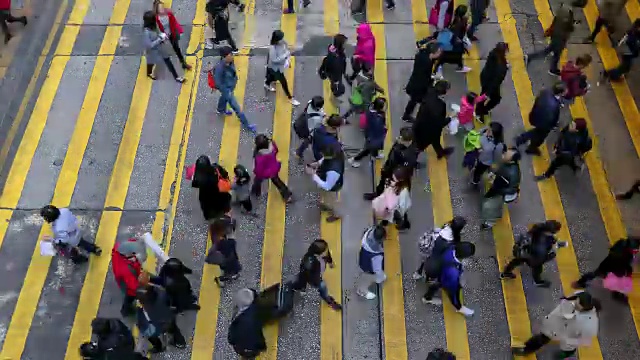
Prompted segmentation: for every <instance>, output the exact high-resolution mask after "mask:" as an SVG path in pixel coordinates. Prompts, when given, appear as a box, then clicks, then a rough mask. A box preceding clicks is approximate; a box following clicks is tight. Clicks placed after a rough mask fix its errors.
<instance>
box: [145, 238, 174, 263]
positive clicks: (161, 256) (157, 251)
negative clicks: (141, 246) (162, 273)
mask: <svg viewBox="0 0 640 360" xmlns="http://www.w3.org/2000/svg"><path fill="white" fill-rule="evenodd" d="M142 239H143V240H144V243H145V245H147V247H148V248H149V249H150V250H151V251H153V254H154V255H155V257H156V259H158V265H160V266H162V264H164V263H165V262H166V261H167V260H168V259H169V257H168V256H167V254H165V253H164V251H163V250H162V248H161V247H160V245H158V243H157V242H156V241H155V240H153V238H152V237H151V234H150V233H145V234H144V235H143V236H142Z"/></svg>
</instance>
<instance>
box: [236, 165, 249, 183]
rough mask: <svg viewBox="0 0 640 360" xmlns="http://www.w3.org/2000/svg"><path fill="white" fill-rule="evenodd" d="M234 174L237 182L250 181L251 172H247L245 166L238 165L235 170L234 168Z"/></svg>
mask: <svg viewBox="0 0 640 360" xmlns="http://www.w3.org/2000/svg"><path fill="white" fill-rule="evenodd" d="M233 173H234V174H235V176H236V181H237V180H239V179H243V178H244V179H248V178H249V179H250V178H251V175H250V174H249V170H247V168H246V167H244V166H243V165H240V164H237V165H236V166H235V167H234V168H233Z"/></svg>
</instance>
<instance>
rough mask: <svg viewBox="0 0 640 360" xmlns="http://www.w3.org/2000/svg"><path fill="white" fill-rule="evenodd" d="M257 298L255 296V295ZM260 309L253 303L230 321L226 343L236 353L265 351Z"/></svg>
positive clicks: (265, 345) (265, 343)
mask: <svg viewBox="0 0 640 360" xmlns="http://www.w3.org/2000/svg"><path fill="white" fill-rule="evenodd" d="M256 296H257V294H256ZM262 326H263V324H262V322H261V321H260V309H259V308H258V304H257V303H256V302H253V303H252V304H251V305H249V306H248V307H246V308H244V309H242V310H240V311H238V313H237V314H236V315H235V316H234V317H233V320H231V325H229V332H228V333H227V341H228V342H229V344H230V345H231V346H232V347H233V349H234V350H235V351H236V352H239V353H240V352H241V351H252V352H255V353H259V352H262V351H265V350H267V342H266V340H265V338H264V334H263V333H262Z"/></svg>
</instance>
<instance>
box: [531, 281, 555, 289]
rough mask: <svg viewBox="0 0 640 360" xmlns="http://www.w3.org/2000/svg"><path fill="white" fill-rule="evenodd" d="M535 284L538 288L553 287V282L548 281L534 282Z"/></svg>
mask: <svg viewBox="0 0 640 360" xmlns="http://www.w3.org/2000/svg"><path fill="white" fill-rule="evenodd" d="M533 284H534V285H535V286H537V287H541V288H548V287H549V286H551V282H550V281H547V280H542V281H541V282H535V281H534V282H533Z"/></svg>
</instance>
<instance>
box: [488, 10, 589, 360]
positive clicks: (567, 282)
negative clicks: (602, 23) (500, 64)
mask: <svg viewBox="0 0 640 360" xmlns="http://www.w3.org/2000/svg"><path fill="white" fill-rule="evenodd" d="M535 1H538V0H535ZM495 7H496V13H497V15H498V18H499V19H501V20H500V21H499V23H500V28H501V30H502V36H503V37H504V39H505V41H506V42H507V43H508V44H509V49H511V52H512V55H513V56H512V57H511V77H512V79H513V84H514V87H515V90H516V97H517V99H518V104H519V107H520V114H521V116H522V120H523V123H524V125H525V128H527V129H529V128H530V125H529V122H528V121H527V119H528V118H529V111H530V109H531V106H532V105H533V101H534V96H533V93H532V90H531V81H530V80H529V75H528V74H527V69H526V67H525V64H524V58H523V54H522V47H521V46H520V40H519V38H518V33H517V31H516V27H515V23H516V21H515V19H514V18H513V17H511V16H510V14H511V13H512V12H511V6H510V4H509V1H508V0H497V1H496V2H495ZM540 150H541V152H542V154H543V155H542V156H540V157H539V156H535V157H533V159H532V162H533V168H534V172H535V173H536V174H542V173H543V172H544V171H546V169H547V167H548V165H549V154H548V151H547V148H546V146H542V147H541V148H540ZM538 190H539V192H540V198H541V200H542V206H543V208H544V213H545V218H546V219H554V220H557V221H560V223H562V229H561V230H560V233H559V234H558V237H559V238H561V239H562V240H565V241H567V242H568V243H569V246H568V247H567V248H564V249H561V250H560V251H558V255H557V257H556V262H557V265H558V270H559V276H560V280H561V282H562V289H563V293H564V294H572V293H573V292H574V290H573V289H572V288H571V283H572V282H573V281H575V280H576V279H578V277H579V276H580V273H579V271H578V262H577V260H576V256H575V253H574V250H573V244H572V242H571V234H570V233H569V227H568V226H567V219H566V217H565V215H564V209H563V207H562V201H561V200H560V193H559V191H558V186H557V185H556V182H555V180H554V179H549V180H546V181H540V182H538ZM578 352H579V354H580V358H581V359H594V360H601V359H602V352H601V351H600V344H599V343H598V339H597V338H596V339H594V341H593V344H592V345H591V346H590V347H581V348H580V349H579V350H578Z"/></svg>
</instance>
